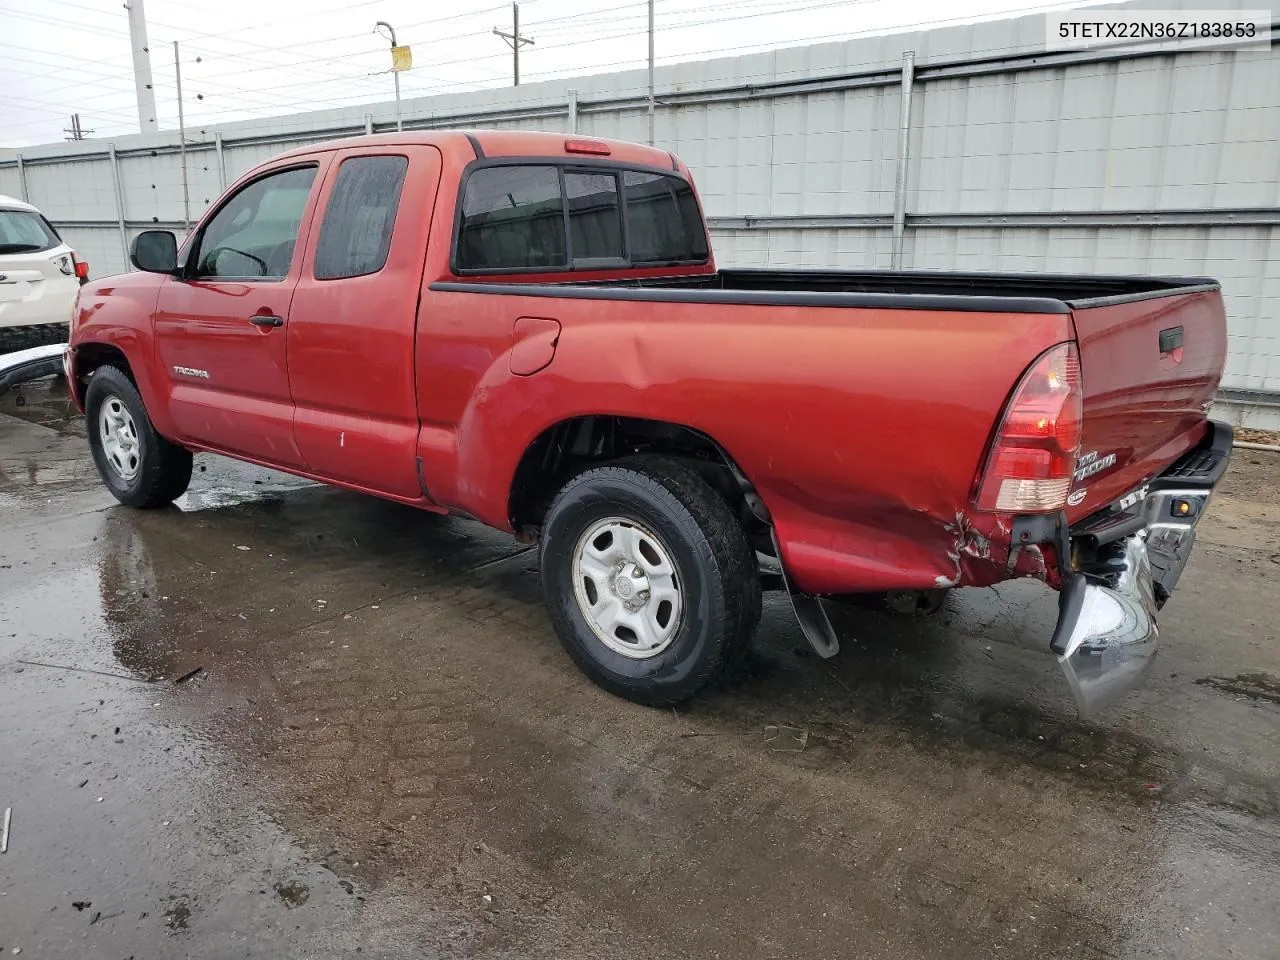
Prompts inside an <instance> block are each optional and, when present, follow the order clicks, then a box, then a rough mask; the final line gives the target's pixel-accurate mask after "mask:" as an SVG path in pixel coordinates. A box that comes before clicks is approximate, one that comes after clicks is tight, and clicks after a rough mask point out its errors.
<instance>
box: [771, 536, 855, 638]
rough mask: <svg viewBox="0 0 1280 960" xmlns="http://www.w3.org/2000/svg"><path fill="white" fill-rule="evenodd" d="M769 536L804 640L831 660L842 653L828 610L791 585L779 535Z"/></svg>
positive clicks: (815, 598) (818, 601)
mask: <svg viewBox="0 0 1280 960" xmlns="http://www.w3.org/2000/svg"><path fill="white" fill-rule="evenodd" d="M769 536H770V537H772V538H773V552H774V553H775V554H776V555H777V557H778V566H779V568H780V569H781V570H782V582H783V584H784V585H785V586H786V588H787V596H789V597H790V598H791V609H792V610H794V611H795V612H796V620H797V621H798V622H799V623H800V630H801V632H803V633H804V638H805V639H806V640H808V641H809V646H811V647H813V652H814V653H816V654H817V655H818V656H820V657H822V659H824V660H830V659H831V658H832V657H834V656H835V655H836V654H837V653H839V652H840V641H839V640H838V639H837V638H836V631H835V628H834V627H832V626H831V619H830V618H829V617H828V616H827V610H826V608H825V607H824V606H823V605H822V601H821V600H820V599H819V598H818V597H814V596H810V595H809V594H807V593H801V592H800V591H799V590H797V589H796V588H795V587H793V586H792V585H791V580H790V579H789V578H788V577H787V568H786V565H785V564H784V563H783V562H782V547H781V546H779V545H778V534H777V533H776V532H775V531H773V530H770V531H769Z"/></svg>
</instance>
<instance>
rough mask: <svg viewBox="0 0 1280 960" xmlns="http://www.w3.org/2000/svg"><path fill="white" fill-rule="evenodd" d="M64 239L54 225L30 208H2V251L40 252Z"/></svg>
mask: <svg viewBox="0 0 1280 960" xmlns="http://www.w3.org/2000/svg"><path fill="white" fill-rule="evenodd" d="M61 243H62V241H61V240H60V239H59V238H58V235H57V234H56V233H54V231H53V227H51V226H49V223H48V221H46V220H45V218H44V217H42V216H40V214H38V213H32V212H31V211H30V210H0V253H39V252H40V251H42V250H52V249H53V248H54V247H56V246H58V245H59V244H61Z"/></svg>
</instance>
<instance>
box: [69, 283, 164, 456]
mask: <svg viewBox="0 0 1280 960" xmlns="http://www.w3.org/2000/svg"><path fill="white" fill-rule="evenodd" d="M167 282H169V278H168V277H165V276H161V275H159V274H154V273H141V272H138V273H126V274H121V275H120V276H116V277H105V278H103V279H102V280H96V281H93V282H92V283H89V284H86V285H85V286H84V287H82V288H81V289H80V298H79V300H78V301H77V304H76V316H75V322H74V323H73V325H72V331H71V343H70V350H71V356H72V370H73V373H74V374H75V376H77V377H79V376H80V375H81V373H82V368H83V364H82V363H81V361H80V360H78V359H77V357H78V356H83V355H85V354H86V353H89V354H91V353H92V348H93V347H94V346H95V345H97V346H107V347H114V348H115V349H116V350H119V351H120V352H121V353H123V354H124V357H125V359H126V360H127V361H128V362H129V369H130V371H131V372H132V374H133V379H134V382H135V383H136V384H137V385H138V392H139V393H140V394H142V402H143V403H144V404H146V408H147V416H148V417H150V418H151V422H152V424H153V425H154V426H155V428H156V432H157V433H159V434H160V435H161V436H162V437H165V438H167V439H172V438H173V437H174V436H175V431H174V425H173V420H172V418H171V417H170V415H169V393H168V389H167V385H168V378H167V377H166V376H165V375H164V371H159V370H157V369H156V360H155V357H156V353H155V339H154V337H153V336H152V317H153V316H154V314H155V308H156V302H157V300H158V299H159V296H160V288H161V286H162V285H163V284H165V283H167ZM81 396H82V394H81V393H80V391H77V401H78V402H80V403H83V401H82V399H81Z"/></svg>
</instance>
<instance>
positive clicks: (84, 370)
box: [71, 343, 137, 407]
mask: <svg viewBox="0 0 1280 960" xmlns="http://www.w3.org/2000/svg"><path fill="white" fill-rule="evenodd" d="M108 364H110V365H111V366H113V367H119V368H120V369H121V370H123V371H124V372H125V373H126V374H128V375H129V379H130V380H134V381H135V382H137V381H136V380H135V378H134V376H133V370H132V369H131V368H130V367H129V359H128V357H126V356H125V355H124V351H123V350H121V349H120V348H119V347H113V346H110V345H108V344H105V343H84V344H81V345H80V346H78V347H76V382H75V383H73V384H71V388H72V389H73V390H75V392H76V399H77V400H78V401H79V402H80V405H81V406H82V407H83V406H84V395H85V391H86V390H88V388H89V378H90V377H92V376H93V374H94V371H96V370H97V369H98V368H99V367H105V366H107V365H108Z"/></svg>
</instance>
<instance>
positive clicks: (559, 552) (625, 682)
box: [541, 469, 725, 702]
mask: <svg viewBox="0 0 1280 960" xmlns="http://www.w3.org/2000/svg"><path fill="white" fill-rule="evenodd" d="M611 473H612V475H609V476H596V477H592V478H591V479H590V482H585V478H584V480H582V481H579V482H576V483H572V484H571V485H570V486H569V487H566V489H565V490H564V491H563V493H562V494H561V495H560V497H559V498H558V499H557V501H556V503H555V505H554V506H553V508H552V510H551V513H550V514H549V515H548V517H547V523H546V526H545V527H544V529H543V531H542V533H543V536H542V551H541V567H542V577H543V587H544V590H545V591H546V598H547V606H548V608H549V610H550V611H551V615H552V617H553V618H555V619H557V620H559V621H561V622H562V623H563V624H564V625H566V626H567V627H568V629H562V630H558V631H557V632H558V633H559V635H560V637H561V639H562V640H563V641H564V643H565V647H566V648H567V649H568V651H569V654H570V655H571V656H572V657H573V659H574V661H575V662H577V664H578V665H579V666H580V667H581V668H582V669H583V670H584V671H586V672H587V673H588V674H589V675H590V676H591V677H592V678H593V679H595V680H596V681H597V682H598V683H600V684H601V685H602V686H604V687H605V688H606V689H609V690H612V691H614V692H617V693H621V694H623V695H624V696H628V697H631V698H632V699H643V700H653V701H657V702H662V701H664V700H665V699H668V698H670V699H672V700H677V699H682V698H683V697H684V696H685V695H687V692H691V691H692V690H696V689H698V688H700V687H701V686H702V685H703V684H704V683H705V681H706V678H707V676H708V675H709V674H710V673H712V672H713V671H714V670H715V668H716V667H717V665H718V664H719V663H720V660H721V650H720V644H721V643H722V642H723V638H722V637H721V636H720V633H721V631H719V630H715V629H713V625H714V624H717V623H720V622H722V621H723V619H724V609H725V596H724V591H723V588H722V586H721V584H720V582H719V580H718V574H719V564H718V563H717V560H716V558H715V556H714V555H713V553H712V551H711V549H710V546H709V545H708V544H707V541H706V539H705V537H704V536H703V534H702V531H701V530H700V529H699V528H698V525H697V522H696V521H695V520H694V518H693V516H692V515H691V514H690V513H689V511H688V510H687V509H685V507H684V506H683V504H681V503H680V501H679V500H678V499H677V498H676V497H675V496H674V495H673V494H671V493H670V492H669V491H666V490H665V489H664V488H661V487H660V485H655V486H657V487H658V489H654V488H653V487H651V486H650V484H649V483H646V482H644V481H645V480H647V479H648V478H646V477H644V475H643V474H640V473H638V472H633V471H629V470H628V471H623V470H621V469H617V470H614V471H612V472H611ZM632 477H634V479H631V478H632ZM637 481H639V482H637ZM658 490H661V492H658ZM606 517H620V518H622V519H625V520H629V521H633V522H636V523H639V524H641V525H643V526H645V527H647V528H648V529H649V530H650V531H651V532H652V533H653V534H655V535H656V536H657V537H658V538H659V539H660V540H661V541H662V544H663V546H664V547H665V548H666V550H667V554H668V556H670V557H671V561H672V563H673V564H674V566H675V568H676V576H677V578H678V582H679V584H680V589H681V594H682V597H681V599H682V605H683V611H682V614H681V623H680V626H679V628H678V629H677V632H676V636H675V638H674V639H673V640H672V642H671V644H670V645H669V646H668V647H667V648H666V649H665V650H663V651H662V652H661V653H659V654H657V655H656V656H653V657H649V658H646V659H642V660H641V659H634V658H631V657H626V656H623V655H622V654H620V653H618V652H616V651H614V650H611V649H609V647H607V646H606V645H605V644H604V643H603V642H602V641H601V640H600V638H599V637H597V636H596V634H595V631H594V630H592V628H591V626H590V625H589V624H588V623H587V620H586V618H585V617H584V616H583V614H582V610H581V609H580V608H579V606H578V601H577V596H576V591H575V590H574V583H573V554H574V551H575V550H576V548H577V544H578V541H579V539H580V538H581V537H582V535H583V533H585V532H586V530H587V528H588V527H590V526H591V524H593V523H595V522H596V521H597V520H602V519H604V518H606Z"/></svg>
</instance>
